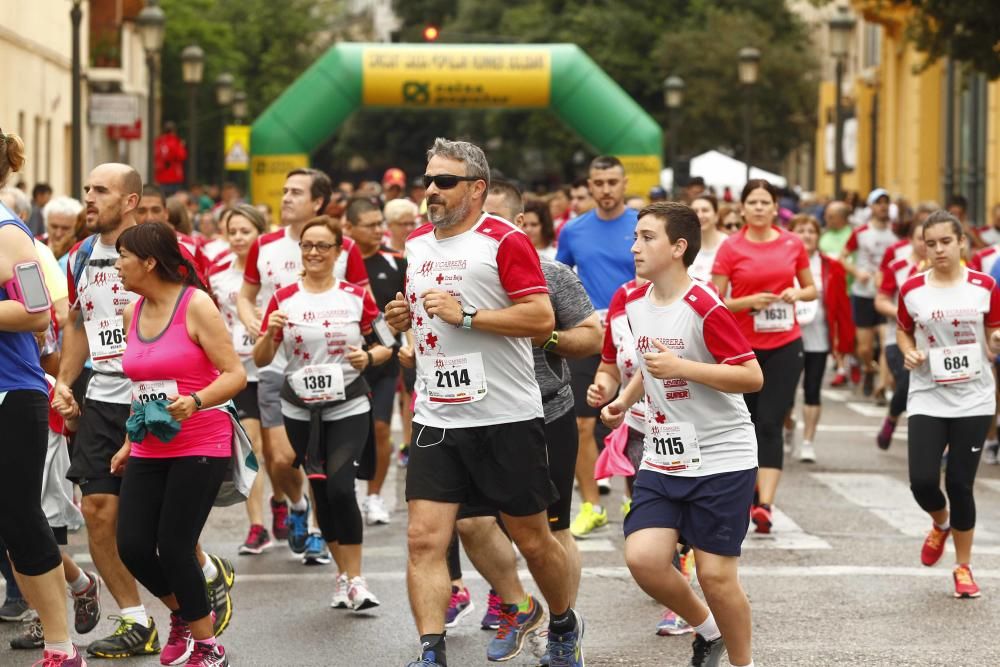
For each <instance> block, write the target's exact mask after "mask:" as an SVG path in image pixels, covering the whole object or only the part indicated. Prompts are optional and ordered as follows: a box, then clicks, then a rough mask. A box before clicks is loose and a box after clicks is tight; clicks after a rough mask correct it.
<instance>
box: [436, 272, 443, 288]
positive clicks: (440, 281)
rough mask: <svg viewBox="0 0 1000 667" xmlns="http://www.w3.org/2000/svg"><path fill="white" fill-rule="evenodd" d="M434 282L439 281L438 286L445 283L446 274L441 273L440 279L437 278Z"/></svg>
mask: <svg viewBox="0 0 1000 667" xmlns="http://www.w3.org/2000/svg"><path fill="white" fill-rule="evenodd" d="M434 280H436V281H437V284H438V285H440V284H441V283H443V282H444V274H443V273H439V274H438V277H437V278H435V279H434Z"/></svg>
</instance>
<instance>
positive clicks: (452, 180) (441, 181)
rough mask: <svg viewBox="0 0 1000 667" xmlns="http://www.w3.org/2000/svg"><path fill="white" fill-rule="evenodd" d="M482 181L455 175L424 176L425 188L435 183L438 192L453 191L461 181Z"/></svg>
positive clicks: (477, 178)
mask: <svg viewBox="0 0 1000 667" xmlns="http://www.w3.org/2000/svg"><path fill="white" fill-rule="evenodd" d="M480 180H482V179H481V178H479V177H478V176H456V175H455V174H437V175H436V176H431V175H430V174H424V187H428V186H430V185H431V184H432V183H433V184H434V185H436V186H437V187H438V190H451V189H452V188H453V187H455V186H456V185H458V184H459V182H461V181H480Z"/></svg>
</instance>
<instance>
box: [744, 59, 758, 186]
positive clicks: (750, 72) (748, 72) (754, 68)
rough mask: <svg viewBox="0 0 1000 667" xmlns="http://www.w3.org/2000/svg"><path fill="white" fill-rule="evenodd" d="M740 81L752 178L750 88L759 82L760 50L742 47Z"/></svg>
mask: <svg viewBox="0 0 1000 667" xmlns="http://www.w3.org/2000/svg"><path fill="white" fill-rule="evenodd" d="M739 63H740V64H739V76H740V83H741V84H742V85H743V88H744V93H745V94H744V99H743V161H744V162H745V163H746V165H747V178H746V180H747V181H749V180H750V111H751V109H750V90H751V89H752V88H753V87H754V86H755V85H756V84H757V77H758V75H759V74H760V50H759V49H755V48H753V47H750V46H747V47H744V48H742V49H740V54H739Z"/></svg>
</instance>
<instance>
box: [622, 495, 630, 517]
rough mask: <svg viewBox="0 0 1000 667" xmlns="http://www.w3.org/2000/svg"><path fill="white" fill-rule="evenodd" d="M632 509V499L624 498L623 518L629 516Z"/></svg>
mask: <svg viewBox="0 0 1000 667" xmlns="http://www.w3.org/2000/svg"><path fill="white" fill-rule="evenodd" d="M631 511H632V499H631V498H622V518H623V519H624V518H625V517H627V516H628V513H629V512H631Z"/></svg>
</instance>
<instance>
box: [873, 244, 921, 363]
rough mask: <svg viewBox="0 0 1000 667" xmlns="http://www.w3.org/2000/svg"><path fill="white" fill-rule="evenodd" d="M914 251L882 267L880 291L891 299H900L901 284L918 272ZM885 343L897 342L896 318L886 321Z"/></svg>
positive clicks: (893, 343)
mask: <svg viewBox="0 0 1000 667" xmlns="http://www.w3.org/2000/svg"><path fill="white" fill-rule="evenodd" d="M915 259H916V258H915V257H914V256H913V254H912V253H910V254H909V255H907V256H905V257H900V258H897V259H894V260H893V261H891V262H889V264H888V265H887V266H885V267H883V268H882V284H881V285H879V288H878V291H879V292H880V293H882V294H884V295H885V296H887V297H889V298H890V299H898V295H899V286H900V285H902V284H903V283H905V282H906V281H907V280H908V279H909V278H910V276H912V275H914V274H915V273H916V272H917V264H916V262H915ZM885 344H886V345H887V346H888V345H895V344H896V320H894V319H893V318H891V317H889V318H886V322H885Z"/></svg>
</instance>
